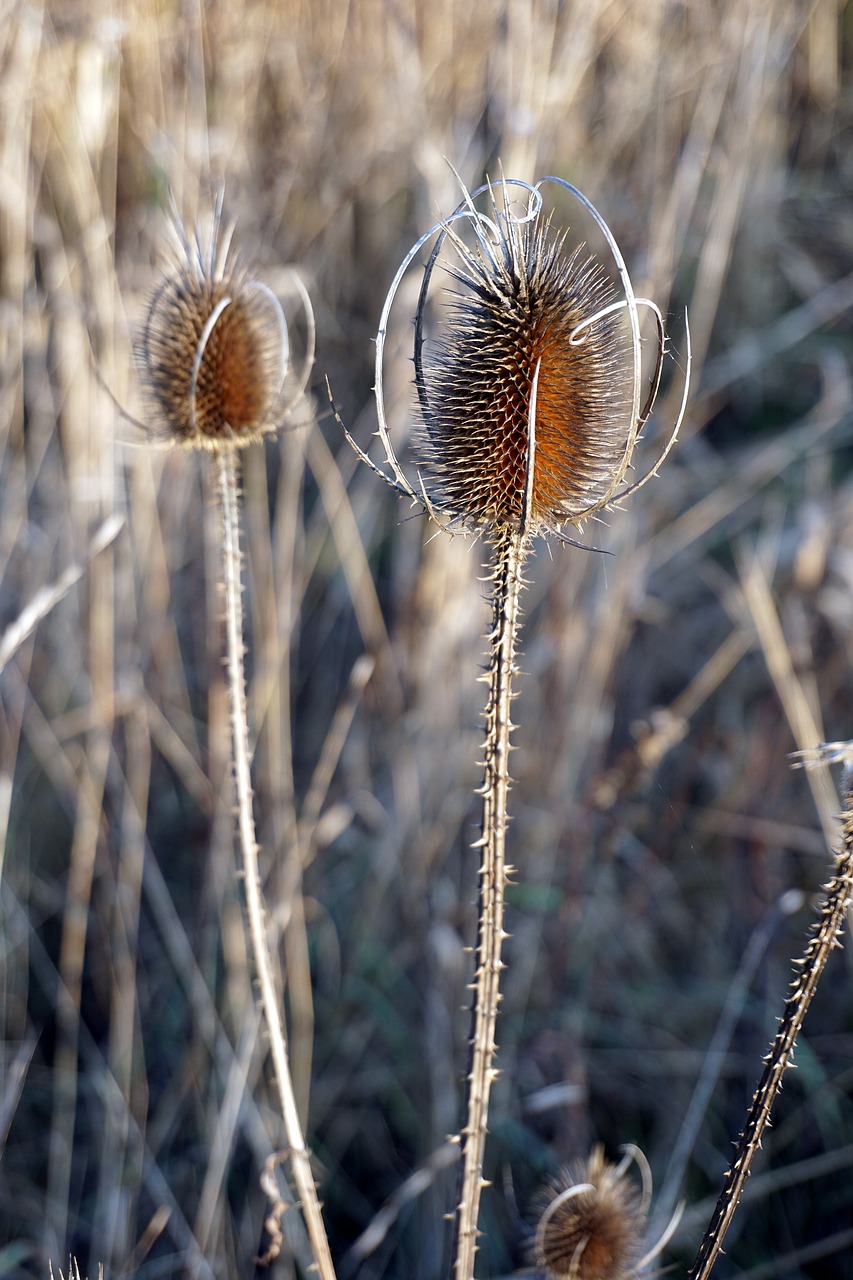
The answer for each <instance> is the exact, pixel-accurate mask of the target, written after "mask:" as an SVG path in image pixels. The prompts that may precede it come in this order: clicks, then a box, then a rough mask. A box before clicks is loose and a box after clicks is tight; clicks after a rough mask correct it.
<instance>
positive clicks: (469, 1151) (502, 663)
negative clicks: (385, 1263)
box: [451, 532, 526, 1280]
mask: <svg viewBox="0 0 853 1280" xmlns="http://www.w3.org/2000/svg"><path fill="white" fill-rule="evenodd" d="M495 558H496V567H495V573H494V595H493V609H494V615H493V616H494V621H493V627H492V632H491V635H490V637H489V639H490V645H491V653H490V658H489V670H488V675H487V677H486V679H487V681H488V687H489V694H488V701H487V704H486V743H485V775H484V780H483V788H482V795H483V833H482V837H481V839H480V841H479V846H480V848H481V849H482V862H481V865H480V918H479V926H478V937H477V952H476V966H477V967H476V974H475V979H474V998H473V1003H472V1009H471V1018H472V1033H471V1041H470V1044H469V1051H468V1052H469V1058H468V1077H467V1097H466V1121H465V1127H464V1128H463V1130H462V1167H461V1169H460V1175H459V1186H458V1195H457V1208H456V1215H455V1228H454V1241H453V1252H452V1255H451V1257H452V1259H453V1263H452V1266H453V1275H454V1277H455V1280H472V1277H473V1275H474V1258H475V1255H476V1252H477V1236H478V1231H477V1220H478V1217H479V1210H480V1193H481V1191H482V1189H483V1187H484V1185H486V1184H485V1183H484V1181H483V1150H484V1147H485V1142H486V1130H487V1126H488V1115H489V1093H490V1091H491V1087H492V1081H493V1080H494V1078H495V1076H496V1074H497V1073H496V1070H495V1068H494V1066H493V1062H494V1056H495V1052H496V1049H497V1046H496V1044H495V1022H496V1020H497V1012H498V1003H499V1001H500V990H499V986H500V973H501V969H502V967H503V965H502V963H501V946H502V943H503V940H504V937H505V936H506V935H505V934H504V929H503V913H504V888H505V885H506V878H507V866H506V857H505V840H506V822H507V795H508V793H509V782H510V778H509V759H508V757H509V751H510V742H509V738H510V731H511V729H512V722H511V720H510V706H511V697H512V676H513V670H514V665H515V662H514V659H515V642H516V634H517V631H518V624H519V618H520V606H519V600H520V596H521V588H522V586H523V577H522V571H523V568H524V561H525V558H526V539H525V535H524V533H523V532H511V533H509V532H508V533H507V534H506V535H505V536H504V537H503V538H502V539H501V540H499V541H497V543H496V547H495Z"/></svg>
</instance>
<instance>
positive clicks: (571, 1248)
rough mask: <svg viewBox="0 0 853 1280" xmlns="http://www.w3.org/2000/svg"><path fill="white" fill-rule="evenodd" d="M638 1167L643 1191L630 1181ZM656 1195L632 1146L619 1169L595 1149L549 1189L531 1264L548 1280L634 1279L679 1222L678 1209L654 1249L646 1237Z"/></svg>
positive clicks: (600, 1149) (643, 1160)
mask: <svg viewBox="0 0 853 1280" xmlns="http://www.w3.org/2000/svg"><path fill="white" fill-rule="evenodd" d="M632 1164H635V1165H636V1167H637V1169H638V1170H639V1172H640V1176H641V1179H642V1182H641V1187H637V1186H636V1185H635V1184H634V1183H632V1182H629V1181H628V1180H627V1177H626V1175H627V1173H628V1171H629V1169H630V1168H631V1165H632ZM651 1195H652V1177H651V1170H650V1169H649V1166H648V1162H647V1161H646V1158H645V1156H644V1155H643V1153H642V1152H641V1151H640V1150H639V1148H638V1147H635V1146H628V1147H627V1148H626V1149H625V1154H624V1156H623V1158H622V1159H621V1160H620V1162H619V1164H618V1165H614V1164H611V1163H610V1162H609V1161H608V1160H606V1159H605V1156H604V1149H603V1147H601V1146H596V1147H594V1148H593V1150H592V1151H591V1152H590V1155H589V1158H588V1159H587V1160H583V1161H580V1162H579V1163H577V1164H575V1165H573V1166H571V1167H570V1168H568V1169H565V1170H563V1172H562V1173H561V1174H560V1175H559V1176H558V1178H557V1179H556V1180H555V1181H554V1184H553V1186H551V1187H550V1188H549V1191H548V1193H547V1196H546V1199H547V1203H546V1205H545V1208H544V1209H543V1211H542V1213H541V1215H540V1217H539V1221H538V1223H537V1226H536V1235H535V1238H534V1244H533V1260H534V1262H535V1264H536V1266H537V1267H538V1268H539V1269H540V1270H541V1271H544V1272H545V1274H546V1276H547V1277H548V1280H632V1277H634V1276H637V1275H640V1274H641V1272H642V1271H643V1269H644V1268H645V1267H646V1266H647V1265H648V1264H649V1263H650V1262H651V1261H652V1260H653V1259H654V1258H656V1257H657V1256H658V1254H659V1253H660V1252H661V1251H662V1249H663V1248H664V1247H665V1245H666V1244H667V1242H668V1241H669V1239H670V1238H671V1236H672V1234H673V1232H674V1230H675V1228H676V1227H677V1225H678V1222H679V1221H680V1218H681V1209H680V1208H679V1209H678V1210H676V1213H675V1214H674V1216H673V1218H672V1220H671V1221H670V1223H669V1225H668V1227H667V1228H666V1230H665V1231H664V1233H663V1235H662V1236H661V1238H660V1239H659V1240H658V1241H657V1243H656V1244H654V1245H653V1246H652V1248H650V1249H645V1250H644V1248H643V1236H644V1232H645V1227H646V1219H647V1217H648V1212H649V1204H650V1202H651Z"/></svg>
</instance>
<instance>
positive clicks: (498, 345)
mask: <svg viewBox="0 0 853 1280" xmlns="http://www.w3.org/2000/svg"><path fill="white" fill-rule="evenodd" d="M548 182H550V183H555V184H557V185H558V186H560V187H563V188H564V189H565V190H567V191H568V192H569V193H570V195H571V196H572V197H573V198H575V199H577V200H578V201H579V202H580V203H581V204H582V205H583V206H584V207H585V208H586V210H587V212H588V213H589V214H590V216H591V217H592V218H593V220H594V221H595V222H596V223H597V225H598V227H599V228H600V230H601V232H602V234H603V235H604V237H605V239H606V241H607V244H608V247H609V250H610V252H611V254H612V256H613V260H614V262H615V264H616V268H617V271H618V275H619V278H620V281H621V286H622V292H621V295H620V294H617V291H616V289H615V288H614V286H613V284H612V283H611V282H610V280H609V278H608V276H607V274H606V273H605V271H604V270H603V268H602V266H601V265H600V264H599V263H598V262H597V261H596V259H594V258H593V257H590V256H588V255H586V254H585V253H584V252H583V250H582V249H580V248H578V249H575V250H574V251H573V252H567V250H566V236H565V234H564V233H562V232H558V231H556V230H554V228H553V227H552V220H551V217H550V216H549V215H547V214H546V213H544V211H543V199H542V191H541V188H542V186H543V185H544V183H548ZM519 188H520V189H521V191H522V193H523V195H524V197H525V199H526V202H527V208H526V212H522V213H517V212H516V211H515V207H514V206H513V204H512V202H511V200H510V195H509V193H510V191H511V190H513V191H515V190H517V189H519ZM486 192H487V193H488V195H489V198H490V200H491V207H490V209H489V211H488V213H484V212H481V211H480V210H479V209H478V208H477V207H476V205H475V200H476V199H477V198H478V197H480V196H482V195H483V194H484V193H486ZM463 194H464V199H463V201H462V203H461V204H460V205H459V206H458V208H457V209H456V210H455V211H454V212H453V213H452V214H451V215H450V217H449V218H446V219H444V220H443V221H442V222H439V223H437V224H436V226H434V227H432V228H431V229H430V231H428V232H427V233H426V235H424V236H422V237H421V239H420V240H419V241H418V242H417V244H416V245H415V246H414V247H413V248H412V249H411V250H410V252H409V253H408V254H407V256H406V258H405V259H404V261H403V263H402V265H401V266H400V268H399V270H398V272H397V275H396V276H395V278H394V281H393V283H392V285H391V288H390V290H389V291H388V295H387V297H386V300H385V305H384V308H383V311H382V318H381V320H380V324H379V332H378V334H377V339H376V405H377V415H378V419H379V435H380V437H381V439H382V442H383V446H384V449H385V458H386V462H387V464H388V467H389V469H390V471H386V470H383V469H382V468H380V467H377V466H376V465H375V464H374V463H372V462H371V460H370V459H369V458H368V457H367V455H366V454H365V453H364V452H363V451H362V450H360V449H358V446H356V445H354V447H355V448H356V450H357V452H358V453H359V455H360V457H361V458H362V460H363V461H365V462H367V463H368V465H370V466H371V467H373V469H374V470H375V471H377V472H378V473H379V474H380V475H381V476H382V477H383V479H385V480H386V481H387V482H388V483H389V484H391V485H392V487H393V488H395V489H396V490H397V491H398V492H399V493H402V494H404V495H405V496H406V497H408V498H410V499H412V500H413V501H415V502H421V503H422V504H423V505H424V507H425V508H426V509H427V510H428V511H429V512H430V514H431V515H432V516H434V517H435V518H436V519H437V520H438V521H439V522H440V523H442V524H443V525H445V526H453V525H458V526H460V527H461V528H463V529H468V530H474V531H484V532H486V533H487V534H489V535H490V536H493V537H497V538H499V539H500V538H502V537H503V536H504V535H505V534H514V533H520V534H521V535H522V537H523V538H526V537H527V535H528V534H535V533H541V532H555V533H558V534H560V531H561V529H562V526H564V525H565V524H567V523H568V524H575V525H579V524H580V523H582V521H583V520H584V519H586V518H587V517H588V516H591V515H593V514H594V513H595V512H597V511H600V510H602V509H603V508H605V507H607V506H609V505H610V504H612V503H613V502H616V501H618V500H619V499H621V498H623V497H625V496H627V494H629V493H631V492H633V491H634V490H635V489H637V488H639V487H640V486H641V485H642V484H644V483H645V482H646V480H648V479H649V478H650V477H651V476H652V475H654V474H655V473H656V471H657V468H658V467H659V466H660V463H661V462H662V461H663V459H664V458H665V457H666V455H667V453H668V452H669V450H670V449H671V447H672V445H673V444H674V442H675V438H676V435H677V433H678V428H679V426H680V424H681V418H682V416H683V413H684V406H685V403H686V398H687V383H688V379H687V378H685V388H684V398H683V401H682V406H681V412H680V414H679V416H678V419H677V421H676V424H675V427H674V428H673V431H672V433H671V435H670V438H669V441H668V442H667V444H666V446H665V447H664V449H663V450H662V452H661V454H660V455H659V457H658V459H657V461H656V462H655V464H654V465H653V467H652V468H651V470H650V472H649V473H648V474H647V475H646V476H644V477H643V478H642V479H641V480H639V481H636V482H634V483H631V484H629V483H627V482H626V476H627V472H628V469H629V467H630V465H631V459H632V455H633V452H634V447H635V445H636V443H637V440H638V438H639V433H640V431H641V429H642V427H643V424H644V423H645V422H646V420H647V418H648V416H649V414H650V413H651V410H652V406H653V404H654V401H655V397H656V395H657V390H658V386H659V383H660V376H661V369H662V365H663V356H664V352H665V338H664V330H663V321H662V317H661V314H660V311H659V310H658V308H657V307H656V306H655V304H654V303H652V302H649V301H648V300H647V299H643V298H637V297H635V295H634V291H633V288H632V286H631V281H630V278H629V276H628V271H627V268H626V267H625V264H624V261H623V260H622V255H621V253H620V252H619V248H618V246H617V245H616V242H615V240H614V239H613V236H612V233H611V232H610V229H609V228H608V226H607V224H606V223H605V222H604V220H603V218H602V217H601V215H600V214H599V213H598V212H597V211H596V210H595V209H594V208H593V206H592V205H591V204H590V203H589V201H588V200H587V199H586V197H585V196H583V195H581V193H580V192H579V191H577V190H576V189H575V188H574V187H572V186H570V185H569V184H568V183H566V182H563V181H562V179H559V178H545V179H543V180H542V181H541V182H540V183H537V184H536V185H535V186H531V185H530V184H528V183H524V182H519V181H517V180H515V179H513V180H509V179H506V180H503V181H502V182H501V184H500V186H499V187H498V189H497V192H496V191H494V190H493V189H492V187H491V186H489V185H488V184H487V185H486V186H484V187H481V188H479V189H478V190H477V191H474V192H472V193H470V194H469V193H468V192H467V191H465V189H464V187H463ZM499 197H500V202H499ZM466 233H470V234H467V236H466ZM433 237H435V240H436V242H435V245H434V248H433V250H432V253H431V256H430V258H429V261H428V263H427V266H426V269H425V273H424V280H423V284H422V286H421V291H420V299H419V302H418V309H417V314H416V317H415V344H414V357H415V383H416V387H417V391H418V398H419V402H420V411H421V422H422V427H421V430H420V432H419V433H418V437H417V439H416V441H415V452H416V466H417V476H416V477H415V478H413V479H409V478H408V477H407V476H406V474H405V473H404V471H403V468H402V467H401V465H400V462H399V460H398V458H397V455H396V452H395V450H394V447H393V445H392V443H391V436H390V431H389V428H388V422H387V418H386V414H385V399H384V388H383V362H384V352H385V336H386V333H387V326H388V319H389V315H390V311H391V307H392V304H393V302H394V298H395V297H396V294H397V291H398V289H399V287H400V283H401V281H402V279H403V276H404V275H405V273H406V271H407V270H408V268H409V267H410V265H411V264H412V262H413V261H414V260H415V257H416V256H417V254H418V253H419V252H420V250H421V248H422V247H423V246H424V244H426V242H427V241H428V240H430V239H431V238H433ZM449 250H452V251H453V255H454V256H452V257H450V256H449ZM438 264H441V265H443V266H444V267H445V269H446V270H447V271H448V272H449V274H450V275H451V277H452V278H453V281H454V286H453V291H452V294H451V296H450V299H449V301H446V303H445V306H444V309H443V310H441V309H439V312H438V315H437V316H436V317H435V318H434V320H433V318H432V313H431V302H432V300H433V299H432V283H433V277H434V274H435V268H436V265H438ZM638 306H644V307H648V308H649V309H650V310H651V311H652V313H653V315H654V317H655V321H656V325H657V338H658V350H657V361H656V364H655V368H654V371H653V373H652V376H651V385H650V390H649V394H648V396H647V398H646V401H645V404H643V405H642V407H641V382H642V377H641V356H640V328H639V319H638ZM428 312H429V313H430V321H431V331H430V333H429V334H427V326H428ZM689 360H690V356H689V334H688V352H687V368H688V371H689ZM351 442H352V441H351ZM352 443H353V444H354V442H352Z"/></svg>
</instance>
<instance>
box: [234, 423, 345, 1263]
mask: <svg viewBox="0 0 853 1280" xmlns="http://www.w3.org/2000/svg"><path fill="white" fill-rule="evenodd" d="M216 455H217V462H218V468H219V487H220V494H221V499H222V531H223V553H224V577H225V609H226V627H227V633H228V657H227V669H228V688H229V696H230V702H231V735H232V749H233V754H234V776H235V781H236V786H237V818H238V827H239V832H240V848H241V850H242V855H243V873H244V880H245V893H246V915H247V918H248V922H249V936H250V939H251V946H252V952H253V956H254V961H255V969H256V971H257V977H258V986H259V988H260V996H261V1006H262V1008H263V1011H264V1016H265V1018H266V1023H267V1029H268V1031H269V1038H270V1049H271V1052H272V1060H273V1071H274V1075H275V1082H276V1086H277V1089H278V1096H279V1105H280V1107H281V1114H282V1119H283V1120H284V1131H285V1135H286V1138H287V1145H288V1154H289V1156H290V1162H291V1168H292V1170H293V1181H294V1183H295V1186H296V1193H297V1195H298V1197H299V1200H300V1201H301V1204H302V1213H303V1216H304V1218H305V1225H306V1228H307V1230H308V1237H309V1239H310V1241H311V1246H312V1249H313V1251H314V1257H315V1259H316V1262H317V1271H318V1274H319V1276H320V1278H321V1280H335V1269H334V1265H333V1263H332V1256H331V1253H330V1251H329V1242H328V1239H327V1237H326V1231H325V1227H324V1226H323V1217H322V1213H321V1211H320V1202H319V1200H318V1198H317V1188H316V1187H315V1185H314V1176H313V1174H312V1172H311V1156H310V1153H309V1151H308V1148H307V1147H306V1145H305V1138H304V1136H303V1134H302V1126H301V1124H300V1121H299V1112H298V1109H297V1106H296V1097H295V1094H294V1091H293V1081H292V1079H291V1075H290V1067H289V1064H288V1055H287V1042H286V1039H285V1032H284V1023H283V1020H282V1016H281V999H280V995H279V992H278V990H277V987H276V983H275V979H274V977H273V966H272V960H271V958H270V952H269V946H268V944H267V937H266V932H265V929H264V906H263V899H262V896H261V882H260V875H259V872H258V845H257V841H256V839H255V820H254V816H253V813H252V783H251V775H250V768H249V733H248V724H247V717H246V679H245V673H244V669H243V600H242V587H241V575H240V546H239V542H240V526H239V512H238V501H237V459H236V450H234V449H229V448H224V449H217V451H216Z"/></svg>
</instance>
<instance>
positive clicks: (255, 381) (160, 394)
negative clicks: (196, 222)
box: [136, 211, 304, 449]
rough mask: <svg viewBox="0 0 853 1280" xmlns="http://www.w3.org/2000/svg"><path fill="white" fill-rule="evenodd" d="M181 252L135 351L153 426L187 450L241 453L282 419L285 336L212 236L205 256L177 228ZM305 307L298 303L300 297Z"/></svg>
mask: <svg viewBox="0 0 853 1280" xmlns="http://www.w3.org/2000/svg"><path fill="white" fill-rule="evenodd" d="M176 230H177V234H178V239H179V241H180V251H179V253H178V255H177V256H176V259H175V261H174V263H173V265H172V267H171V269H170V270H169V271H168V272H167V273H166V274H165V275H164V277H163V280H162V281H161V283H160V286H159V288H158V289H157V290H156V292H155V294H154V296H153V298H152V300H151V304H150V306H149V309H148V315H147V318H146V322H145V326H144V329H143V331H142V333H141V335H140V337H139V340H138V342H137V344H136V361H137V366H138V369H139V374H140V380H141V383H142V387H143V391H144V394H145V397H146V400H147V402H148V405H149V408H150V410H151V412H152V415H153V419H154V423H155V424H156V425H157V427H158V428H159V429H160V430H161V431H162V432H163V434H164V435H165V436H166V437H167V438H168V439H170V440H171V441H172V442H173V443H176V444H182V445H186V446H188V447H190V448H211V449H215V448H219V447H222V446H224V445H231V446H233V445H244V444H249V443H251V442H252V441H255V440H257V439H259V438H260V437H261V436H263V435H265V434H268V433H269V432H271V431H275V430H276V429H277V427H278V426H279V425H280V423H281V419H282V416H283V405H282V392H283V388H284V381H285V376H286V373H287V365H288V336H287V326H286V323H285V319H284V313H283V311H282V308H281V304H280V303H279V301H278V299H277V298H276V297H275V295H274V294H273V293H272V291H271V290H270V289H269V288H267V286H266V285H264V284H261V283H260V282H259V281H257V280H255V279H253V277H252V275H251V274H250V272H249V270H248V268H247V267H246V266H245V265H243V264H241V263H238V262H237V261H236V260H235V259H234V257H233V255H232V254H231V252H230V236H227V235H226V236H224V237H222V238H220V235H219V230H220V224H219V216H218V211H217V216H216V219H215V223H214V229H213V233H212V235H211V239H210V244H209V247H208V248H207V249H205V248H204V247H203V246H202V243H201V240H200V238H199V237H196V239H195V241H194V242H191V241H190V240H189V239H188V238H187V236H186V234H185V233H184V231H183V228H182V227H181V226H180V224H176ZM303 300H304V295H303Z"/></svg>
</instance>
